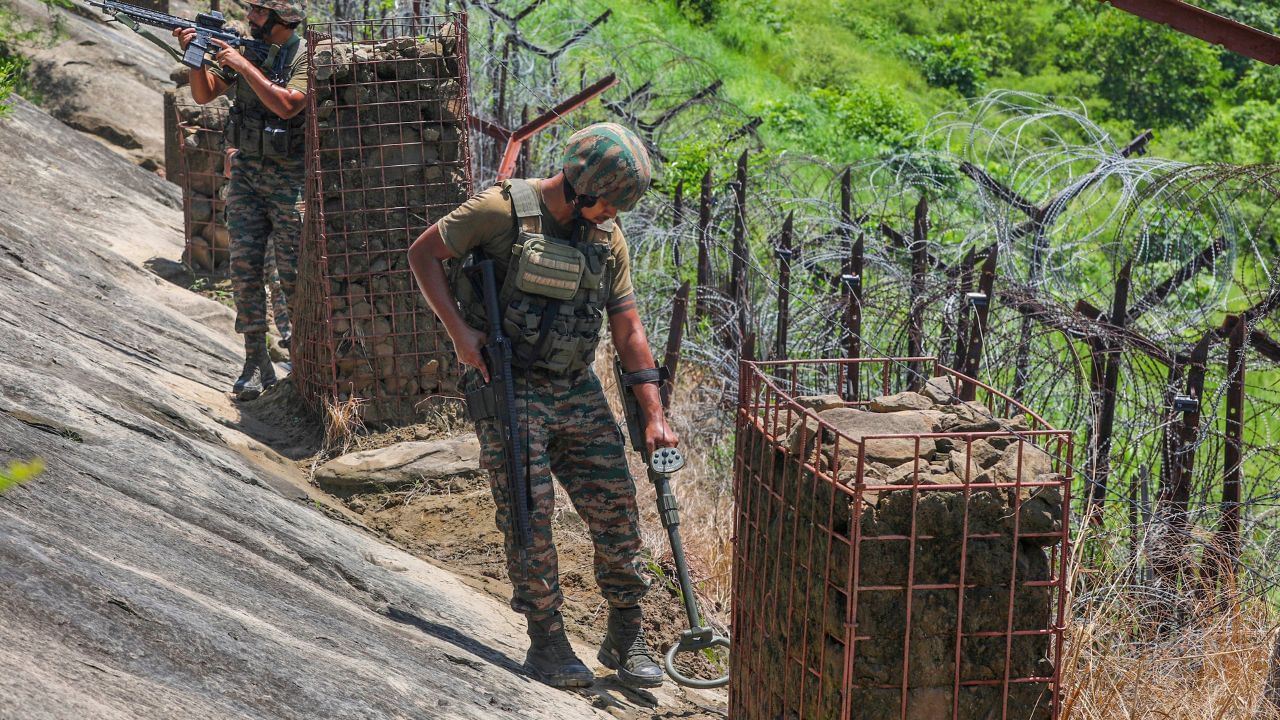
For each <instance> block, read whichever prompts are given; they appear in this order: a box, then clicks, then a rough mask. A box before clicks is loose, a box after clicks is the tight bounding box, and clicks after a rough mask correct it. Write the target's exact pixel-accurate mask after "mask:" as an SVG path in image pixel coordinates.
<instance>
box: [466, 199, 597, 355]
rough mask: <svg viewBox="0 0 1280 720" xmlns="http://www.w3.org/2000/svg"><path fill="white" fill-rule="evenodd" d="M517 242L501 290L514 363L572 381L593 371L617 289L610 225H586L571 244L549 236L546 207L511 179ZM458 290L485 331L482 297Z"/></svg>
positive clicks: (476, 323)
mask: <svg viewBox="0 0 1280 720" xmlns="http://www.w3.org/2000/svg"><path fill="white" fill-rule="evenodd" d="M507 190H508V192H509V193H510V194H511V197H512V204H513V214H514V215H515V218H516V221H517V223H518V226H519V228H518V231H517V241H516V242H515V243H514V244H513V245H512V248H511V252H512V257H511V261H510V263H509V264H508V265H507V269H506V274H505V277H503V278H502V280H501V281H500V282H501V288H500V289H499V292H498V306H499V312H500V313H501V315H502V332H503V334H504V335H505V336H506V337H507V338H509V339H510V341H511V347H512V354H513V358H512V364H513V365H514V366H515V367H517V368H522V369H539V370H546V371H548V372H550V373H552V374H554V375H562V376H569V375H575V374H577V373H580V372H582V371H583V370H585V369H586V368H588V367H589V366H590V365H591V361H592V360H593V359H594V357H595V351H596V346H597V345H599V344H600V335H601V331H602V329H603V327H604V317H605V300H606V297H607V295H608V292H609V288H610V286H611V284H612V282H611V281H612V274H613V258H612V257H611V256H610V246H609V239H610V234H611V232H612V226H607V228H606V227H604V226H601V227H596V226H587V227H584V228H582V229H581V230H580V232H578V233H575V236H576V237H575V238H574V239H572V240H566V239H561V238H554V237H549V236H546V235H543V234H542V232H541V222H540V221H541V217H542V213H541V207H540V205H539V203H538V200H537V197H536V196H535V195H534V191H533V189H532V188H531V187H530V186H529V185H528V184H527V183H526V182H525V181H523V180H510V181H508V184H507ZM468 285H469V283H465V282H459V283H457V284H456V285H455V292H456V294H457V296H458V300H459V302H460V304H461V305H462V307H463V310H464V313H465V314H466V318H467V322H468V324H470V325H471V326H472V327H475V328H480V329H484V328H486V327H487V322H486V320H485V318H484V316H483V314H482V312H481V305H480V302H479V293H478V292H476V290H475V289H474V288H472V287H468Z"/></svg>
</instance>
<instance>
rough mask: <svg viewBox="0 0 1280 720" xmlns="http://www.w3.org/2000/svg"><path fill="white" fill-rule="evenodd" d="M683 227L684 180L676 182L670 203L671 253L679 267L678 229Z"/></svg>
mask: <svg viewBox="0 0 1280 720" xmlns="http://www.w3.org/2000/svg"><path fill="white" fill-rule="evenodd" d="M683 228H684V180H683V179H681V180H680V182H678V183H676V194H675V197H674V198H672V203H671V237H672V241H671V254H672V259H673V260H675V263H676V267H680V231H681V230H682V229H683Z"/></svg>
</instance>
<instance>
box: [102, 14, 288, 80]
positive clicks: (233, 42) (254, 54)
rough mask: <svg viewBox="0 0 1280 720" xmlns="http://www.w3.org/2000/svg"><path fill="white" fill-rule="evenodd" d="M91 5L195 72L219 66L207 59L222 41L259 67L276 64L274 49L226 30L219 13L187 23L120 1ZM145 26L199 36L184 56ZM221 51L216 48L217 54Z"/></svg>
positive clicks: (200, 15) (197, 16)
mask: <svg viewBox="0 0 1280 720" xmlns="http://www.w3.org/2000/svg"><path fill="white" fill-rule="evenodd" d="M88 2H89V5H91V6H93V7H100V8H102V12H103V13H105V14H106V15H109V16H111V18H112V19H114V20H115V21H116V22H119V23H120V24H121V25H124V26H125V27H127V28H129V29H130V30H132V31H134V32H136V33H138V34H139V35H141V36H142V37H144V38H146V39H147V40H150V41H151V42H153V43H155V44H156V45H159V46H160V47H161V48H163V49H164V51H165V52H167V53H169V54H170V55H172V56H173V57H174V58H176V59H177V60H179V61H180V62H181V63H182V64H184V65H186V66H187V67H190V68H193V69H194V68H200V67H203V66H205V65H212V64H215V63H214V62H213V61H212V60H210V59H209V58H208V57H206V56H207V55H208V54H209V52H210V48H209V41H210V40H221V41H223V42H225V43H226V44H228V45H230V46H231V47H234V48H239V49H241V50H242V51H243V52H244V54H245V55H246V56H247V57H248V58H249V59H250V60H253V61H255V62H257V63H259V64H264V63H265V64H268V65H269V64H271V62H272V61H273V60H274V58H272V57H270V55H271V53H272V47H274V46H272V45H269V44H267V43H264V42H259V41H257V40H253V39H250V38H246V37H244V36H242V35H241V34H240V33H238V32H236V31H235V30H232V29H230V28H228V27H226V19H225V18H223V17H222V13H220V12H217V11H214V12H208V13H199V14H198V15H196V19H195V20H187V19H186V18H180V17H178V16H176V15H167V14H165V13H161V12H156V11H154V10H148V9H146V8H143V7H138V6H137V5H130V4H128V3H123V2H118V0H102V2H97V0H88ZM143 25H150V26H151V27H157V28H163V29H165V30H176V29H178V28H184V29H185V28H190V29H194V30H195V31H196V36H195V37H194V38H193V39H192V40H191V44H190V45H188V46H187V51H186V53H185V54H184V53H180V52H178V51H177V50H174V49H173V48H172V47H170V46H169V44H168V43H166V42H165V41H164V40H162V39H160V38H158V37H156V36H155V34H153V33H152V32H150V31H149V30H145V29H143V28H142V26H143ZM217 49H218V48H217V47H216V46H215V47H214V48H213V50H214V51H216V50H217Z"/></svg>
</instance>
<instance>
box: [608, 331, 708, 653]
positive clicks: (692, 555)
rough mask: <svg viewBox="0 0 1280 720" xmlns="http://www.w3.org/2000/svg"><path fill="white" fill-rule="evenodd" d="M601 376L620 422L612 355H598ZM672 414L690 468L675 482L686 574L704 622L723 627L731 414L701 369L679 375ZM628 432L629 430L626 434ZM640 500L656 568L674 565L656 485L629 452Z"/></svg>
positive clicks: (647, 542)
mask: <svg viewBox="0 0 1280 720" xmlns="http://www.w3.org/2000/svg"><path fill="white" fill-rule="evenodd" d="M596 358H597V359H596V364H595V369H596V374H597V375H599V376H600V381H601V384H602V385H603V386H604V389H605V396H606V397H607V398H608V399H609V405H610V407H611V408H612V409H613V413H614V417H616V418H618V419H619V422H622V417H623V415H622V404H621V399H620V398H619V396H618V393H617V390H616V389H615V381H614V374H613V354H612V353H611V352H609V353H605V352H601V353H598V354H597V356H596ZM680 372H681V377H679V378H677V387H676V393H675V394H674V395H673V401H672V406H671V410H670V411H669V412H668V413H667V417H668V420H669V422H670V423H671V426H672V429H673V430H675V431H676V434H677V435H679V437H680V449H681V450H682V451H683V452H684V456H685V461H686V463H687V464H686V465H685V467H684V469H683V470H681V471H679V472H678V473H676V474H675V475H673V476H672V486H673V488H674V490H675V493H676V498H677V499H678V501H679V503H680V538H681V541H682V542H683V544H684V550H685V557H686V560H687V561H688V564H689V573H690V576H691V577H692V578H693V582H694V585H695V587H696V592H697V594H698V596H699V598H698V599H699V607H700V608H701V609H702V612H703V614H704V615H706V616H707V618H706V619H707V620H708V621H709V622H711V623H712V624H714V625H718V626H720V627H722V628H723V627H726V626H727V625H728V621H729V608H730V603H729V600H730V597H731V594H732V590H733V576H732V572H731V571H732V563H733V545H732V538H733V425H732V415H731V413H727V412H723V409H722V408H720V407H719V397H720V395H719V392H718V391H715V392H712V391H710V390H708V389H707V388H708V383H707V382H704V378H703V377H702V373H701V371H700V370H699V369H697V368H690V369H683V368H682V369H681V371H680ZM623 433H624V434H625V433H626V428H625V427H624V428H623ZM627 461H628V463H629V464H630V467H631V474H632V476H633V477H634V478H636V489H637V491H638V496H639V502H640V521H641V527H640V532H641V537H642V538H643V540H644V544H645V547H647V548H649V550H650V551H651V552H652V553H653V554H654V556H655V557H656V558H658V559H659V562H660V563H662V564H665V560H669V559H670V555H671V553H670V547H669V544H668V541H667V534H666V531H665V530H664V529H663V527H662V522H661V520H660V519H659V518H658V513H657V504H656V500H655V497H654V490H653V486H652V485H650V484H649V483H648V482H647V481H646V475H645V468H644V464H643V463H642V462H641V461H640V457H639V455H638V454H636V453H634V452H631V450H630V448H628V451H627Z"/></svg>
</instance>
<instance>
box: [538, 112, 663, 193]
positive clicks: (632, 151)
mask: <svg viewBox="0 0 1280 720" xmlns="http://www.w3.org/2000/svg"><path fill="white" fill-rule="evenodd" d="M560 166H561V168H563V169H564V176H565V179H567V180H568V181H569V185H571V186H572V187H573V191H574V192H575V193H577V194H579V195H591V196H595V197H601V198H604V199H605V200H608V201H609V202H610V203H611V204H613V206H614V207H616V208H618V209H619V210H630V209H631V208H633V207H635V206H636V203H638V202H640V196H642V195H644V193H645V191H646V190H648V189H649V180H650V178H651V177H652V175H653V166H652V165H650V164H649V153H648V151H647V150H645V149H644V143H643V142H642V141H641V140H640V138H638V137H636V134H635V133H633V132H631V131H630V130H628V129H626V128H624V127H622V126H621V125H618V124H617V123H596V124H595V125H589V126H587V127H585V128H583V129H581V130H579V131H578V132H576V133H574V134H573V135H571V136H570V137H569V142H568V143H566V145H565V149H564V158H563V159H562V160H561V162H560Z"/></svg>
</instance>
